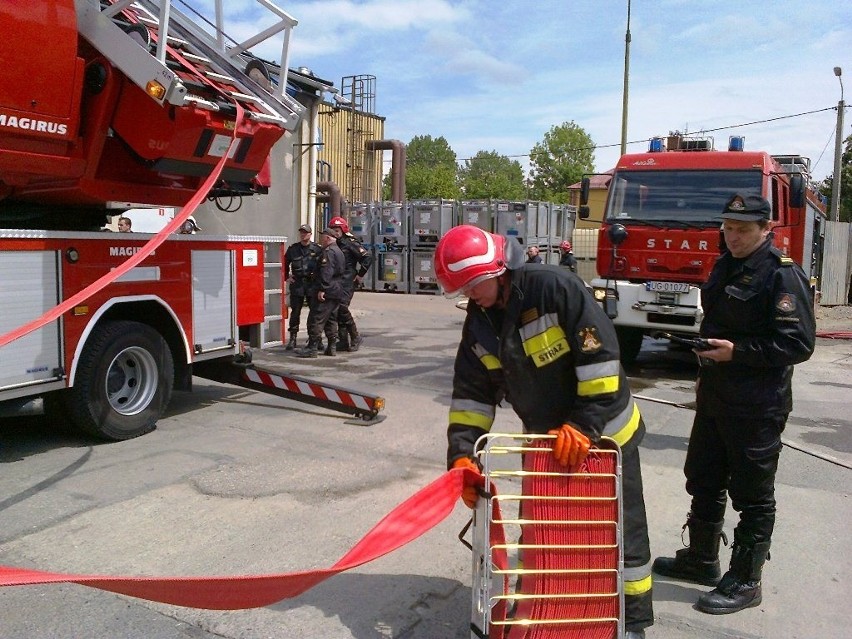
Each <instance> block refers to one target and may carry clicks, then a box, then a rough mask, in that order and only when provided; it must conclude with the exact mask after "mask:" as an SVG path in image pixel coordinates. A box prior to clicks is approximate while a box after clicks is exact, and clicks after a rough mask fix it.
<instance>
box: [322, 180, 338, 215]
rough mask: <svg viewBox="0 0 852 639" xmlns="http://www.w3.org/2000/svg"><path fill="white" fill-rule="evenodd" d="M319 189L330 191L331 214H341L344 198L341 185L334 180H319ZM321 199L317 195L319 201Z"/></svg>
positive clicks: (324, 191)
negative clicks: (341, 193)
mask: <svg viewBox="0 0 852 639" xmlns="http://www.w3.org/2000/svg"><path fill="white" fill-rule="evenodd" d="M317 191H318V192H322V193H328V197H329V202H330V203H331V216H332V217H336V216H338V215H340V211H341V204H342V202H343V198H342V197H341V195H340V187H339V186H337V185H336V184H335V183H334V182H317ZM320 199H321V198H319V197H317V201H319V200H320Z"/></svg>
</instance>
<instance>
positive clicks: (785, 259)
mask: <svg viewBox="0 0 852 639" xmlns="http://www.w3.org/2000/svg"><path fill="white" fill-rule="evenodd" d="M795 263H796V260H794V259H793V258H792V257H787V256H786V255H782V256H781V264H784V265H785V266H793V264H795Z"/></svg>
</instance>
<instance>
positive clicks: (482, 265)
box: [435, 225, 654, 639]
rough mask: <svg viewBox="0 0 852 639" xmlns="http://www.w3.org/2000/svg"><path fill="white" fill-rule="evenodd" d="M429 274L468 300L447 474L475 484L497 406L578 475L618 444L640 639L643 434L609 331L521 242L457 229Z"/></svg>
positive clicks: (646, 582)
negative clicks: (601, 442) (480, 445)
mask: <svg viewBox="0 0 852 639" xmlns="http://www.w3.org/2000/svg"><path fill="white" fill-rule="evenodd" d="M435 272H436V275H437V278H438V281H439V282H440V284H441V286H442V287H443V289H444V292H445V294H448V295H453V294H457V293H461V294H463V295H465V296H466V297H468V298H469V302H468V306H467V317H466V319H465V323H464V327H463V329H462V338H461V343H460V344H459V348H458V352H457V354H456V361H455V374H454V377H453V394H452V401H451V405H450V414H449V427H448V430H447V438H448V450H447V464H448V467H450V468H469V469H471V470H473V471H474V472H476V473H479V467H478V465H477V463H476V461H475V459H476V458H475V455H474V445H475V443H476V440H477V439H479V437H481V436H482V435H484V434H486V433H488V432H489V430H490V428H491V425H492V423H493V420H494V417H495V410H496V406H497V405H498V404H499V403H500V402H501V401H503V400H507V401H508V402H509V403H511V405H512V408H513V409H514V411H515V413H517V415H518V416H519V417H520V418H521V420H522V422H523V426H524V430H525V431H526V432H531V433H549V434H552V435H555V436H556V439H555V440H554V446H553V454H554V456H555V457H556V460H557V461H558V463H560V464H561V465H563V466H567V465H570V466H571V467H576V466H578V465H579V464H580V463H581V462H582V461H583V460H584V459H585V457H586V454H587V453H588V450H589V446H590V444H591V442H594V441H596V440H598V439H599V438H600V437H602V436H607V437H610V438H612V439H614V440H615V441H616V442H617V443H618V444H619V445H620V446H621V449H622V464H623V475H622V476H623V497H624V499H623V503H624V527H623V529H624V560H625V569H624V589H625V595H626V597H625V617H626V628H627V631H628V632H627V635H626V637H627V638H628V639H640V638H642V637H644V636H645V631H644V628H646V627H648V626H650V625H652V624H653V623H654V615H653V609H652V601H651V585H652V584H651V553H650V548H649V543H648V525H647V521H646V518H645V503H644V498H643V493H642V475H641V472H640V465H639V449H638V445H639V441H640V440H641V439H642V436H643V434H644V432H645V425H644V423H643V421H642V417H641V416H640V414H639V408H638V407H637V405H636V403H635V401H634V399H633V397H632V395H631V393H630V389H629V387H628V385H627V377H626V376H625V374H624V371H623V370H622V368H621V364H620V363H619V351H618V340H617V338H616V335H615V329H614V327H613V325H612V322H611V321H610V319H609V318H608V317H607V316H606V315H605V314H604V313H603V311H602V310H601V309H600V307H599V305H598V304H597V303H596V302H595V300H594V299H593V298H592V296H591V294H589V292H588V291H587V290H586V288H585V286H584V284H583V282H582V280H580V279H579V278H578V277H577V276H576V275H574V274H573V273H570V272H568V271H567V270H566V269H563V268H560V267H558V266H555V265H553V266H549V265H542V264H524V252H523V248H522V247H521V245H520V244H519V243H518V242H517V240H515V239H513V238H506V237H503V236H500V235H496V234H493V233H488V232H486V231H484V230H482V229H480V228H478V227H475V226H468V225H464V226H457V227H454V228H452V229H450V230H449V231H448V232H447V233H446V234H445V235H444V237H442V238H441V240H440V242H439V243H438V246H437V249H436V252H435ZM477 497H478V496H477V492H476V488H475V487H474V486H467V487H466V488H465V490H464V494H463V499H464V501H465V504H467V505H468V506H469V507H471V508H473V507H474V505H475V502H476V499H477Z"/></svg>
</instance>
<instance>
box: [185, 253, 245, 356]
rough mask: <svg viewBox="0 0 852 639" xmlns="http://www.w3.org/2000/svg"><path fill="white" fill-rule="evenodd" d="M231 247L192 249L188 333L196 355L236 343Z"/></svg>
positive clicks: (230, 347)
mask: <svg viewBox="0 0 852 639" xmlns="http://www.w3.org/2000/svg"><path fill="white" fill-rule="evenodd" d="M235 321H236V320H235V311H234V258H233V253H232V252H231V251H200V250H199V251H192V335H193V348H194V350H195V353H196V355H198V354H201V353H208V352H210V351H219V350H223V349H232V348H233V346H234V344H235V343H236V336H235V334H234V331H235V329H234V327H235Z"/></svg>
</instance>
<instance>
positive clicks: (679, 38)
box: [225, 0, 852, 180]
mask: <svg viewBox="0 0 852 639" xmlns="http://www.w3.org/2000/svg"><path fill="white" fill-rule="evenodd" d="M276 4H278V6H280V7H281V8H282V9H284V10H285V11H287V12H288V13H289V14H290V15H292V16H293V17H295V18H296V19H297V20H298V21H299V24H298V26H297V27H296V28H295V29H294V31H293V36H292V40H291V57H290V66H291V67H299V66H305V67H308V68H310V69H311V70H313V72H314V73H315V74H316V75H317V76H319V77H321V78H323V79H326V80H331V81H333V82H334V83H335V85H337V86H339V85H340V80H341V77H343V76H347V75H361V74H368V75H374V76H376V111H377V113H378V114H379V115H382V116H384V117H386V118H387V121H386V125H385V134H386V137H388V138H394V139H399V140H402V141H403V142H408V141H409V140H410V139H411V138H412V137H413V136H414V135H432V136H433V137H438V136H443V137H444V138H446V139H447V141H448V142H449V143H450V146H451V147H452V148H453V150H455V152H456V154H457V155H458V157H459V159H463V158H469V157H471V156H472V155H474V154H475V153H476V152H477V151H480V150H485V151H492V150H493V151H497V152H498V153H500V154H502V155H507V156H510V157H514V156H517V157H516V159H518V160H519V161H520V162H521V163H522V164H524V166H526V165H527V162H528V159H527V158H526V157H524V156H525V155H526V154H527V153H529V151H530V149H531V148H532V146H533V144H535V143H536V142H538V141H540V140H541V139H542V138H543V136H544V134H545V132H546V131H547V130H548V129H549V128H550V127H551V126H552V125H554V124H560V123H562V122H565V121H570V120H573V121H574V122H576V123H577V124H578V125H580V126H581V127H583V128H584V129H585V130H586V131H587V132H588V133H589V134H590V135H591V137H592V139H593V140H594V142H595V144H597V145H600V148H598V149H597V150H596V152H595V159H596V165H597V166H596V168H597V170H600V171H603V170H606V169H608V168H611V167H612V166H613V165H614V163H615V161H616V160H617V158H618V154H619V146H620V141H621V110H622V86H623V80H624V36H625V28H626V20H627V0H597V1H595V0H542V1H538V2H536V1H534V0H530V1H521V0H502V1H501V0H489V1H486V0H459V1H456V0H359V1H355V0H313V1H289V2H285V1H284V0H279V1H278V2H276ZM225 5H226V7H227V8H228V11H231V12H233V16H234V17H236V18H238V19H239V20H240V21H242V22H243V24H242V25H241V27H242V28H247V27H248V24H249V23H252V22H254V23H255V25H256V24H257V15H259V14H260V10H259V9H257V8H259V7H260V5H259V4H258V3H257V2H256V1H254V0H228V1H227V2H226V3H225ZM630 32H631V36H632V42H631V46H630V85H629V115H628V127H627V139H628V142H634V141H636V143H632V144H628V147H627V150H628V152H631V151H634V152H638V151H642V150H644V149H645V148H646V147H647V140H648V138H650V137H653V136H656V135H665V134H666V133H668V132H669V131H670V130H673V129H679V130H681V131H684V130H686V131H688V132H692V133H698V132H700V131H702V130H707V129H716V128H719V127H727V126H730V125H737V124H743V123H748V122H755V121H760V120H769V119H773V118H783V117H784V116H789V115H794V114H799V113H805V112H809V111H818V110H820V109H830V110H826V111H822V112H819V113H814V114H812V115H803V116H801V117H794V118H785V119H779V120H776V121H774V122H765V123H762V124H755V125H751V126H745V127H740V128H735V129H726V130H722V131H715V132H712V133H710V135H712V136H714V138H715V141H716V146H717V147H721V148H724V147H726V145H727V140H728V136H729V135H732V134H738V135H744V136H745V138H746V140H745V144H746V148H747V149H750V150H758V149H759V150H766V151H769V152H771V153H777V154H792V153H798V154H801V155H805V156H807V157H810V158H811V162H812V165H813V174H814V177H815V178H816V179H817V180H821V179H822V178H823V177H825V176H826V175H828V174H830V173H831V172H832V170H833V161H834V130H835V126H836V121H837V120H836V119H837V113H836V109H834V108H833V107H836V106H837V102H838V100H839V99H840V83H839V82H838V79H837V78H836V77H835V76H834V73H833V67H835V66H840V67H842V68H843V71H844V75H843V81H844V88H845V89H846V91H845V98H846V102H847V103H849V102H852V3H849V2H844V1H842V0H804V1H803V0H798V1H792V0H770V1H765V0H764V1H763V2H752V1H748V0H729V1H727V2H723V1H711V0H707V1H701V0H631V20H630ZM258 54H261V55H267V56H269V57H272V58H275V59H277V58H278V57H279V54H280V45H278V48H275V47H272V48H271V49H268V50H266V51H264V50H259V51H258ZM850 132H852V110H850V109H848V108H847V112H846V117H845V126H844V137H845V136H847V135H849V134H850Z"/></svg>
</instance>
